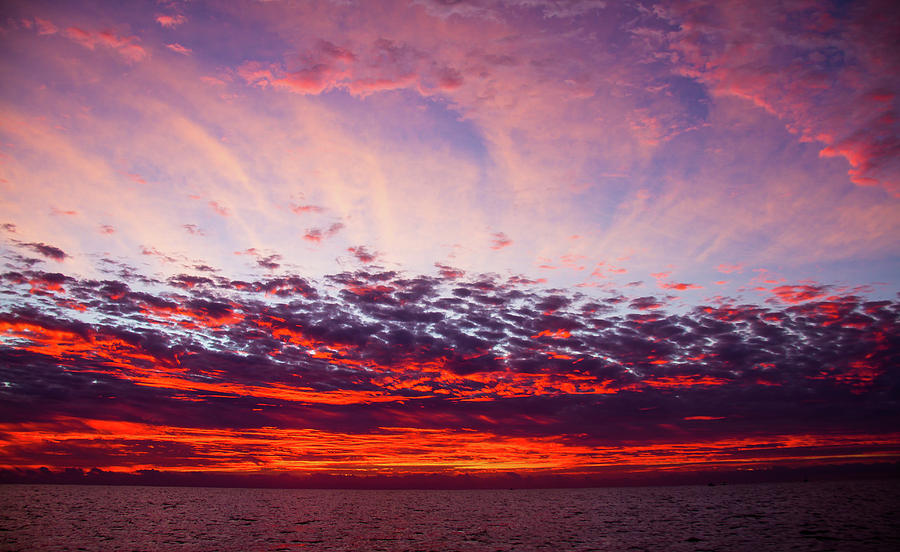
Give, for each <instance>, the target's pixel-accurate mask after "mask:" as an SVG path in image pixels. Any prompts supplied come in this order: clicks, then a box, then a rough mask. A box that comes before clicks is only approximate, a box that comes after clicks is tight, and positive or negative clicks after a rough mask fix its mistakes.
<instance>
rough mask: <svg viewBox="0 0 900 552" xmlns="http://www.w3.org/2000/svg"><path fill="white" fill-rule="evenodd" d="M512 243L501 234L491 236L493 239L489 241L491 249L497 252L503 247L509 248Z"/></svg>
mask: <svg viewBox="0 0 900 552" xmlns="http://www.w3.org/2000/svg"><path fill="white" fill-rule="evenodd" d="M512 243H513V241H512V240H511V239H509V237H508V236H507V235H506V234H504V233H503V232H497V233H495V234H493V239H492V240H491V249H494V250H499V249H503V248H504V247H509V246H510V245H512Z"/></svg>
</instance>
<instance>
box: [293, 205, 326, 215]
mask: <svg viewBox="0 0 900 552" xmlns="http://www.w3.org/2000/svg"><path fill="white" fill-rule="evenodd" d="M324 210H325V208H323V207H319V206H318V205H291V211H293V212H295V213H297V214H298V215H299V214H301V213H321V212H323V211H324Z"/></svg>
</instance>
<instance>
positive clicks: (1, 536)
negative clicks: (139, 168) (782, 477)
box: [0, 481, 900, 552]
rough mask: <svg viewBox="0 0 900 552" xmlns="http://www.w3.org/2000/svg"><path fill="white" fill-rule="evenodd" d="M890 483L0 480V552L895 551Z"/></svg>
mask: <svg viewBox="0 0 900 552" xmlns="http://www.w3.org/2000/svg"><path fill="white" fill-rule="evenodd" d="M898 491H900V482H897V481H866V482H837V483H835V482H832V483H788V484H767V485H732V486H716V487H707V486H703V487H648V488H620V489H546V490H493V491H492V490H477V491H415V490H413V491H368V490H367V491H352V490H277V489H208V488H177V487H88V486H31V485H5V486H0V549H2V550H22V551H26V550H27V551H31V550H103V551H106V550H110V551H114V550H129V551H130V550H166V551H169V550H176V551H177V550H234V551H238V550H240V551H244V550H248V551H252V550H259V551H275V550H292V551H296V550H348V551H350V550H352V551H357V550H390V551H394V550H434V551H452V550H460V551H492V552H493V551H499V550H510V551H513V550H515V551H527V550H548V551H556V550H653V551H661V550H675V551H678V550H690V551H696V550H748V551H753V552H759V551H762V550H839V551H844V550H867V551H868V550H885V551H886V550H892V551H893V550H900V530H898V525H897V523H898V522H897V520H898V519H900V511H898V510H900V509H898V503H900V501H898V497H900V493H898Z"/></svg>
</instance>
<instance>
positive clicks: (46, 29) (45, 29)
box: [34, 17, 59, 35]
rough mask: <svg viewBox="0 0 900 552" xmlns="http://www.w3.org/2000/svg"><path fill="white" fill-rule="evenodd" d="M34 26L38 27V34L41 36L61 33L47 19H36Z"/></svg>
mask: <svg viewBox="0 0 900 552" xmlns="http://www.w3.org/2000/svg"><path fill="white" fill-rule="evenodd" d="M34 24H35V25H36V26H37V32H38V34H39V35H52V34H56V33H57V32H59V29H58V28H57V27H56V25H54V24H53V23H51V22H50V21H47V20H46V19H40V18H38V17H35V18H34Z"/></svg>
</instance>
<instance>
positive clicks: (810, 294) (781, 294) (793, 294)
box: [772, 285, 826, 303]
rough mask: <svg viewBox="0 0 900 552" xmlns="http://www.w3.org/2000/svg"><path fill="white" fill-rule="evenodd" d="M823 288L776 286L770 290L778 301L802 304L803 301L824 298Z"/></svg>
mask: <svg viewBox="0 0 900 552" xmlns="http://www.w3.org/2000/svg"><path fill="white" fill-rule="evenodd" d="M825 290H826V287H825V286H811V285H800V286H778V287H776V288H773V289H772V293H774V294H775V295H776V296H777V297H778V298H779V299H781V300H782V301H787V302H788V303H802V302H804V301H812V300H813V299H820V298H822V297H824V296H825Z"/></svg>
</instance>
